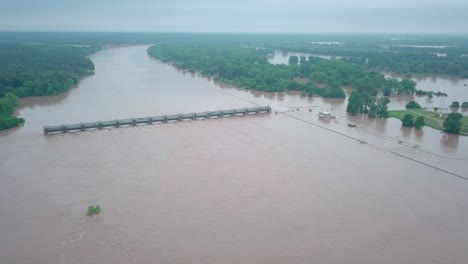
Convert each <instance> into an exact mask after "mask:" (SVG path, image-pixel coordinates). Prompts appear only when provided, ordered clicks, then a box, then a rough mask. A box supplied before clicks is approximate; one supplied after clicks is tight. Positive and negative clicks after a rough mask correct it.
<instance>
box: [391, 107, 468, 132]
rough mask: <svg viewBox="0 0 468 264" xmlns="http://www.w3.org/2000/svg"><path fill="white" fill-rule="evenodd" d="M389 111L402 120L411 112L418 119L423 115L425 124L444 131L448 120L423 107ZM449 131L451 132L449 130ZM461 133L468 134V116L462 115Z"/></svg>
mask: <svg viewBox="0 0 468 264" xmlns="http://www.w3.org/2000/svg"><path fill="white" fill-rule="evenodd" d="M388 113H389V115H390V117H393V118H397V119H400V120H402V119H403V118H404V116H405V115H406V114H411V115H413V117H416V119H417V117H419V116H422V117H424V123H425V126H428V127H431V128H434V129H437V130H441V131H444V126H443V123H444V121H445V120H446V118H440V117H439V114H437V113H435V112H432V111H427V110H422V109H407V110H390V111H388ZM454 114H455V113H454ZM457 114H458V115H457V117H460V115H461V114H459V113H457ZM450 115H451V114H449V116H450ZM452 116H453V115H452ZM447 117H448V116H447ZM449 122H450V123H451V122H452V121H449ZM413 125H414V123H413ZM450 127H451V124H450ZM447 133H449V132H448V131H447ZM459 133H460V134H462V135H465V136H468V116H462V118H461V128H460V132H459Z"/></svg>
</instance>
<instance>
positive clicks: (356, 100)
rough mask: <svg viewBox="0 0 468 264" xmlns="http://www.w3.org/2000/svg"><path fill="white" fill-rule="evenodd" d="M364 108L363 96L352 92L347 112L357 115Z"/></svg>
mask: <svg viewBox="0 0 468 264" xmlns="http://www.w3.org/2000/svg"><path fill="white" fill-rule="evenodd" d="M361 107H362V98H361V95H360V94H359V93H358V92H356V91H352V92H351V95H350V96H349V98H348V106H347V107H346V112H348V113H350V114H352V115H356V114H357V113H358V112H359V111H360V110H361Z"/></svg>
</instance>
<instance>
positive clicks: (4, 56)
mask: <svg viewBox="0 0 468 264" xmlns="http://www.w3.org/2000/svg"><path fill="white" fill-rule="evenodd" d="M92 51H94V50H93V49H90V48H77V47H60V46H40V45H37V46H36V45H35V46H32V45H29V46H27V45H21V44H15V43H0V102H1V103H0V104H1V105H0V108H1V109H0V130H1V129H7V128H11V127H16V126H18V125H19V124H21V123H23V122H24V120H23V119H21V118H15V117H14V116H13V113H14V109H15V107H16V106H17V104H18V103H17V97H26V96H42V95H56V94H59V93H61V92H63V91H65V90H66V89H68V88H70V87H72V86H73V85H76V84H77V83H78V82H79V80H80V79H81V78H82V77H83V76H86V75H89V74H92V73H93V70H94V65H93V63H92V62H91V60H89V59H88V58H86V56H87V55H89V54H90V53H91V52H92Z"/></svg>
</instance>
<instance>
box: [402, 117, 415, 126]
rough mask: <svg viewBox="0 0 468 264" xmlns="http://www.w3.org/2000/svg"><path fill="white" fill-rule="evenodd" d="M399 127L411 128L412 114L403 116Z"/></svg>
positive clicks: (412, 123)
mask: <svg viewBox="0 0 468 264" xmlns="http://www.w3.org/2000/svg"><path fill="white" fill-rule="evenodd" d="M401 125H402V126H404V127H413V126H414V118H413V115H412V114H405V115H404V116H403V118H402V119H401Z"/></svg>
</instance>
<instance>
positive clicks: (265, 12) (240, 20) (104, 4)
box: [0, 0, 468, 34]
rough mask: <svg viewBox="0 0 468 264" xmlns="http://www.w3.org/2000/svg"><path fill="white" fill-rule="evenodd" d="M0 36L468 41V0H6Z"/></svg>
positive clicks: (2, 0) (1, 1) (0, 17)
mask: <svg viewBox="0 0 468 264" xmlns="http://www.w3.org/2000/svg"><path fill="white" fill-rule="evenodd" d="M0 6H1V7H2V8H1V9H0V31H92V32H103V31H109V32H226V33H449V34H453V33H455V34H457V33H458V34H467V33H468V27H466V25H468V2H467V1H466V0H445V1H441V0H426V1H407V0H389V1H386V2H376V1H371V0H354V1H353V0H328V1H317V0H289V1H284V0H283V1H280V0H270V1H261V0H237V1H231V2H222V1H217V0H200V1H193V2H192V1H187V0H170V1H169V0H156V1H151V0H101V1H95V0H81V1H67V0H41V1H37V0H0Z"/></svg>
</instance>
